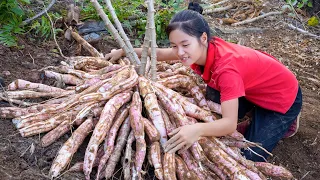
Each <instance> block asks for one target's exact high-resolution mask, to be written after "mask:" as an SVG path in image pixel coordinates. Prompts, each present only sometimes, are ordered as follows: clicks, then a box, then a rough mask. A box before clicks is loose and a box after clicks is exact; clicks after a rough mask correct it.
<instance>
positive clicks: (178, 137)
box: [106, 6, 302, 161]
mask: <svg viewBox="0 0 320 180" xmlns="http://www.w3.org/2000/svg"><path fill="white" fill-rule="evenodd" d="M189 7H190V6H189ZM197 9H199V8H197ZM167 33H168V36H169V40H170V46H171V48H158V49H157V59H158V60H159V61H168V60H175V59H177V58H179V59H180V60H181V62H182V64H184V65H186V66H190V67H191V68H192V69H193V70H194V71H195V72H196V73H198V74H200V75H201V77H202V78H203V80H204V82H205V83H206V84H207V94H206V97H207V98H208V99H210V100H212V101H214V102H217V103H221V109H222V118H221V119H220V120H218V121H215V122H210V123H197V124H193V125H187V126H183V127H180V128H177V129H175V130H174V131H173V132H172V133H171V134H170V135H172V137H171V138H170V139H169V140H168V142H167V143H166V144H165V146H164V148H165V151H166V152H175V151H177V150H179V149H181V148H184V149H187V148H189V147H190V146H191V145H192V144H193V143H194V142H195V141H197V139H198V138H199V137H200V136H225V135H227V134H230V133H232V132H234V131H235V130H236V128H237V121H238V118H241V117H243V116H244V114H245V113H246V112H247V111H248V110H250V109H252V108H253V109H252V114H253V115H252V122H251V123H250V124H249V125H248V128H247V131H246V132H245V134H244V135H245V138H246V139H247V140H249V141H252V142H257V143H261V144H262V146H263V147H264V148H265V149H267V150H268V151H270V152H271V151H272V150H273V149H274V147H275V146H276V144H277V143H278V142H279V140H280V139H282V138H283V137H284V136H285V134H286V133H287V132H288V131H289V129H290V127H291V126H292V127H294V126H295V127H296V128H293V133H295V132H296V130H297V122H298V120H297V118H298V115H299V113H300V111H301V106H302V93H301V90H300V88H299V85H298V81H297V79H296V78H295V76H294V75H293V73H292V72H290V70H288V69H287V68H286V67H285V66H284V65H282V64H281V63H280V62H279V61H278V60H276V59H275V58H274V57H272V56H270V55H268V54H265V53H262V52H259V51H256V50H253V49H250V48H247V47H244V46H240V45H237V44H233V43H229V42H226V41H224V40H222V39H220V38H217V37H213V38H210V28H209V26H208V23H207V22H206V20H205V19H204V18H203V16H202V15H201V14H200V13H198V12H196V11H192V10H183V11H181V12H179V13H177V14H176V15H175V16H174V17H173V18H172V20H171V21H170V24H169V25H168V27H167ZM135 51H136V52H137V54H138V56H140V55H141V51H142V49H141V48H137V49H135ZM124 55H125V54H124V52H123V51H122V50H121V49H120V50H113V51H112V52H111V53H110V54H107V56H106V58H108V59H109V57H110V58H111V59H118V58H120V57H121V56H124ZM293 133H291V135H293ZM287 136H288V135H287ZM289 136H290V134H289ZM253 150H254V151H255V152H257V153H258V154H260V155H262V156H263V157H264V158H266V157H268V154H267V153H265V152H264V151H262V150H261V149H259V148H253ZM244 155H245V156H246V158H247V159H250V160H253V161H263V160H264V159H263V158H261V157H259V156H257V155H255V154H253V153H251V152H249V151H244Z"/></svg>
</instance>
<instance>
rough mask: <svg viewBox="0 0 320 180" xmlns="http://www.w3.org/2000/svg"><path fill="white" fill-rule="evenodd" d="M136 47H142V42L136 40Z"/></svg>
mask: <svg viewBox="0 0 320 180" xmlns="http://www.w3.org/2000/svg"><path fill="white" fill-rule="evenodd" d="M134 45H135V46H136V47H139V46H141V42H140V41H139V39H136V40H134Z"/></svg>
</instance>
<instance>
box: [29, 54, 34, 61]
mask: <svg viewBox="0 0 320 180" xmlns="http://www.w3.org/2000/svg"><path fill="white" fill-rule="evenodd" d="M29 56H30V57H31V59H32V64H34V59H33V57H32V56H31V54H30V52H29Z"/></svg>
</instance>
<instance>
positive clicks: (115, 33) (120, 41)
mask: <svg viewBox="0 0 320 180" xmlns="http://www.w3.org/2000/svg"><path fill="white" fill-rule="evenodd" d="M91 3H92V4H93V6H94V7H95V8H96V10H97V11H98V14H99V16H100V17H101V18H102V20H103V22H104V23H105V25H106V26H107V28H108V30H109V31H110V32H111V34H112V36H113V38H114V39H115V40H116V41H117V43H118V44H119V46H120V47H121V48H122V50H123V51H124V52H125V53H126V54H129V49H128V47H127V46H126V44H125V43H124V41H123V39H122V38H121V37H120V35H119V33H118V31H117V29H116V28H115V27H114V26H113V25H112V23H111V21H110V20H109V18H108V16H107V15H106V13H105V12H104V11H103V9H102V7H101V5H100V4H99V2H98V1H97V0H91ZM129 60H130V62H131V63H132V64H134V65H136V62H135V61H134V59H132V58H130V57H129Z"/></svg>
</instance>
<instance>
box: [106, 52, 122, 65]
mask: <svg viewBox="0 0 320 180" xmlns="http://www.w3.org/2000/svg"><path fill="white" fill-rule="evenodd" d="M122 53H123V51H122V49H112V50H111V52H110V53H109V54H106V55H105V57H104V58H105V59H106V60H108V61H111V62H113V61H116V60H118V59H120V58H121V57H122Z"/></svg>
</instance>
